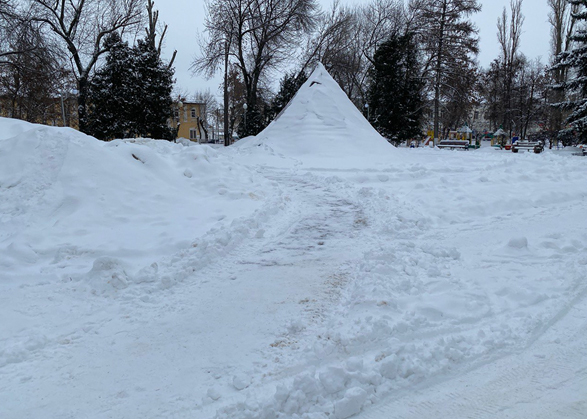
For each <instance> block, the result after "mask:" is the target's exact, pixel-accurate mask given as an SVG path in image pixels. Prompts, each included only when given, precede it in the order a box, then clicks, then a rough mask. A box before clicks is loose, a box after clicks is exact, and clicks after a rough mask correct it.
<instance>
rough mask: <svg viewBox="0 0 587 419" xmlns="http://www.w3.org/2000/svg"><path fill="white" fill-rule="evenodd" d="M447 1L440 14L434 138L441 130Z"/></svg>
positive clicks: (435, 84)
mask: <svg viewBox="0 0 587 419" xmlns="http://www.w3.org/2000/svg"><path fill="white" fill-rule="evenodd" d="M446 7H447V4H446V1H445V2H444V3H443V5H442V14H441V16H440V31H439V37H438V51H437V57H436V80H435V83H434V139H435V140H436V139H437V138H438V135H439V132H440V83H441V82H442V74H441V71H442V58H443V52H442V49H443V47H444V25H445V23H446Z"/></svg>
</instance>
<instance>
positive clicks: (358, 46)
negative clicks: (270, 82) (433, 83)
mask: <svg viewBox="0 0 587 419" xmlns="http://www.w3.org/2000/svg"><path fill="white" fill-rule="evenodd" d="M405 28H406V11H405V8H404V5H403V1H400V0H370V1H369V2H367V3H366V4H362V5H359V6H355V7H352V8H351V7H345V6H341V3H340V1H338V0H335V1H334V2H333V3H332V6H331V8H330V10H328V11H327V12H326V13H322V14H321V15H320V18H319V20H318V25H317V27H316V30H315V31H314V32H313V33H312V34H311V35H310V37H309V39H308V41H307V43H306V46H305V48H304V54H303V55H302V57H301V60H300V61H301V65H300V66H299V68H300V70H299V73H300V74H302V73H304V72H305V71H306V70H307V69H308V67H310V66H311V65H313V64H315V63H316V62H317V61H320V62H321V63H322V64H324V66H325V67H326V68H327V69H328V71H329V72H330V74H331V75H332V76H333V78H334V79H335V80H336V81H337V82H338V84H339V85H340V86H341V88H342V89H343V90H344V92H345V93H346V94H347V96H349V98H351V100H352V101H353V102H354V103H355V105H357V107H359V108H362V107H363V105H364V104H365V103H366V97H367V88H368V82H367V78H368V71H369V69H370V68H371V67H372V65H373V57H374V55H375V51H376V50H377V47H378V46H379V45H381V44H382V43H383V42H385V41H387V40H388V39H389V38H390V36H391V35H392V34H399V33H404V32H405Z"/></svg>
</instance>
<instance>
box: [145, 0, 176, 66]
mask: <svg viewBox="0 0 587 419" xmlns="http://www.w3.org/2000/svg"><path fill="white" fill-rule="evenodd" d="M154 7H155V2H154V1H153V0H147V18H148V26H147V28H146V29H145V32H146V34H145V35H146V40H147V42H148V43H149V44H150V45H151V48H153V50H155V51H157V55H159V57H161V50H162V48H163V41H164V40H165V35H166V34H167V27H168V26H167V25H166V24H163V25H161V27H162V29H161V28H160V27H159V26H160V24H159V11H158V10H155V9H154ZM158 30H161V36H160V37H159V41H157V31H158ZM176 56H177V50H174V51H173V55H172V56H171V60H169V64H168V68H171V67H172V66H173V62H174V61H175V57H176Z"/></svg>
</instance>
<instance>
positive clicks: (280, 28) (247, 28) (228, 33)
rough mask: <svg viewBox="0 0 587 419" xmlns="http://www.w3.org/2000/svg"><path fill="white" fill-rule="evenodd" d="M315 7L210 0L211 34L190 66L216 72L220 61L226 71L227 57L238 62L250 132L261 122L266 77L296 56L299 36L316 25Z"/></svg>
mask: <svg viewBox="0 0 587 419" xmlns="http://www.w3.org/2000/svg"><path fill="white" fill-rule="evenodd" d="M317 10H318V5H317V2H316V0H206V21H205V27H206V32H207V35H208V37H207V38H206V39H203V40H201V43H202V51H203V55H202V56H200V57H198V58H197V59H196V60H195V61H194V62H193V65H192V69H193V70H194V72H196V73H203V74H206V75H207V76H212V75H213V74H215V73H216V71H217V70H218V69H219V68H220V67H221V66H222V64H224V67H225V74H226V72H227V70H228V64H229V62H230V63H235V64H236V65H237V67H238V69H239V71H240V72H241V74H242V79H243V83H244V85H245V88H246V95H247V98H246V99H247V105H248V110H247V114H248V116H247V118H248V121H249V122H248V131H249V132H248V133H252V134H256V133H257V132H258V131H259V130H260V128H262V126H261V125H262V122H261V121H260V109H259V104H258V103H257V102H258V98H259V90H260V87H261V81H262V78H263V77H264V76H266V75H267V73H268V72H269V71H271V70H272V69H274V68H276V66H278V65H279V64H281V63H283V62H284V61H286V60H288V59H291V58H292V56H293V52H294V51H295V50H296V47H297V46H298V45H299V42H300V39H301V36H302V35H303V34H304V33H306V32H308V31H309V30H310V29H312V28H313V27H314V25H315V23H316V12H317ZM225 79H226V78H225ZM225 84H226V82H225Z"/></svg>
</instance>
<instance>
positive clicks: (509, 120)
mask: <svg viewBox="0 0 587 419" xmlns="http://www.w3.org/2000/svg"><path fill="white" fill-rule="evenodd" d="M522 1H523V0H511V1H510V11H511V17H509V18H508V13H507V10H506V8H505V7H504V8H503V12H502V14H501V16H500V17H499V18H498V19H497V40H498V42H499V45H500V47H501V54H500V57H499V60H500V62H501V65H502V68H503V77H504V83H503V89H504V92H503V96H502V97H503V110H502V118H503V119H502V125H503V127H504V129H507V130H509V132H510V136H511V134H512V131H513V129H514V127H513V125H514V116H515V115H514V110H513V109H512V107H513V102H512V99H513V98H512V89H513V87H514V79H515V78H516V76H517V73H518V72H519V71H520V70H521V69H522V68H523V67H524V59H523V58H522V55H521V54H520V51H519V50H520V39H521V35H522V25H523V24H524V20H525V18H524V15H522Z"/></svg>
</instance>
